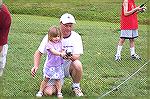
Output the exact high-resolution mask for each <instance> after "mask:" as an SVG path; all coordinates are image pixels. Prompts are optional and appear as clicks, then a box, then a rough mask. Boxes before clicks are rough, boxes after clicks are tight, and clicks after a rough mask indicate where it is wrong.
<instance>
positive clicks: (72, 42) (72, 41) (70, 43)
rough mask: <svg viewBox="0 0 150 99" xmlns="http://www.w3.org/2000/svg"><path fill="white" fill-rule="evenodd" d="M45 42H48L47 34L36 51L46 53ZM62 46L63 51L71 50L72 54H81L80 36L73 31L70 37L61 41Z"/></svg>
mask: <svg viewBox="0 0 150 99" xmlns="http://www.w3.org/2000/svg"><path fill="white" fill-rule="evenodd" d="M47 42H48V34H47V35H46V36H45V37H44V38H43V40H42V42H41V44H40V46H39V48H38V50H39V51H40V52H41V53H43V54H45V53H47V50H46V44H47ZM62 45H63V48H65V50H71V51H72V54H83V44H82V39H81V36H80V35H79V34H78V33H76V32H74V31H71V35H70V36H69V37H68V38H63V39H62ZM46 61H47V58H46Z"/></svg>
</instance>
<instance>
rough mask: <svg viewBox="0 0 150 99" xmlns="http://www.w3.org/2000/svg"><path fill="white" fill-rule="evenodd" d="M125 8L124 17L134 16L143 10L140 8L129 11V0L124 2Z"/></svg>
mask: <svg viewBox="0 0 150 99" xmlns="http://www.w3.org/2000/svg"><path fill="white" fill-rule="evenodd" d="M123 8H124V15H125V16H129V15H132V14H133V13H137V12H139V11H141V10H142V9H143V8H140V7H139V6H138V7H136V8H134V9H132V10H130V11H128V0H124V2H123Z"/></svg>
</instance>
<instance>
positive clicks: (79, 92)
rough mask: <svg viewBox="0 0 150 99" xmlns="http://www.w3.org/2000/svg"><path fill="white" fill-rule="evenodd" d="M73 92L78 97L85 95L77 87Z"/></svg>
mask: <svg viewBox="0 0 150 99" xmlns="http://www.w3.org/2000/svg"><path fill="white" fill-rule="evenodd" d="M73 92H74V93H75V95H76V96H78V97H81V96H83V93H82V91H81V89H80V88H77V87H75V88H73Z"/></svg>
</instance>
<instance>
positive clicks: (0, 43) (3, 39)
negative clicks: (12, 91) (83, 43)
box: [0, 0, 11, 76]
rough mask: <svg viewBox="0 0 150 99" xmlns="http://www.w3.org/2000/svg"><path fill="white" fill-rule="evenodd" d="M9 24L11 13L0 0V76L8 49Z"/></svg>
mask: <svg viewBox="0 0 150 99" xmlns="http://www.w3.org/2000/svg"><path fill="white" fill-rule="evenodd" d="M10 26H11V15H10V12H9V11H8V8H7V7H6V5H5V4H3V3H2V0H0V76H2V74H3V70H4V67H5V64H6V55H7V50H8V33H9V30H10Z"/></svg>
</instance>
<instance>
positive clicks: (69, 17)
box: [60, 13, 76, 24]
mask: <svg viewBox="0 0 150 99" xmlns="http://www.w3.org/2000/svg"><path fill="white" fill-rule="evenodd" d="M60 22H62V23H63V24H66V23H76V21H75V18H74V16H73V15H71V14H69V13H65V14H63V15H62V16H61V18H60Z"/></svg>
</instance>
